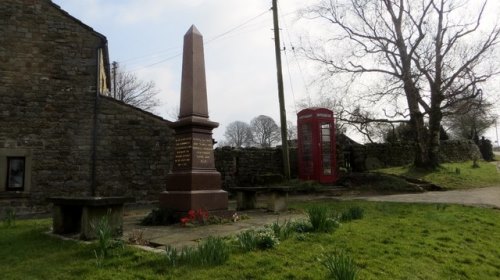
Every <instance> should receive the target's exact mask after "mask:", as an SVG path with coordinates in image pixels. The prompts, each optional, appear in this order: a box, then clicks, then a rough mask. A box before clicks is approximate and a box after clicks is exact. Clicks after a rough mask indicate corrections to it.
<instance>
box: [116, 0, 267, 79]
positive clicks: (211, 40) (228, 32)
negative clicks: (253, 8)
mask: <svg viewBox="0 0 500 280" xmlns="http://www.w3.org/2000/svg"><path fill="white" fill-rule="evenodd" d="M269 11H270V9H269V10H265V11H264V12H262V13H259V14H258V15H256V16H254V17H252V18H250V19H248V20H246V21H244V22H243V23H240V24H238V25H237V26H235V27H232V28H230V29H229V30H227V31H225V32H222V33H220V34H218V35H216V36H214V37H212V38H210V39H208V40H207V41H206V42H205V45H208V44H210V43H212V42H214V41H216V40H218V39H221V38H222V37H224V36H226V35H228V34H230V33H232V32H234V31H236V30H238V29H241V28H242V27H244V26H246V25H248V24H249V23H251V22H252V21H254V20H256V19H257V18H259V17H261V16H263V15H265V14H266V13H268V12H269ZM176 49H179V50H180V49H181V48H180V47H177V48H169V49H166V50H164V51H161V52H166V51H169V50H176ZM161 52H158V53H161ZM158 53H156V54H149V55H144V56H142V57H143V58H144V57H148V56H153V55H157V54H158ZM181 55H182V51H179V52H178V53H176V54H174V55H172V56H169V57H167V58H165V59H162V60H159V61H156V62H154V63H151V64H148V65H145V66H141V67H137V68H136V69H133V70H129V71H128V72H135V71H138V70H141V69H145V68H149V67H152V66H155V65H158V64H161V63H164V62H166V61H169V60H172V59H174V58H177V57H179V56H181ZM140 58H141V57H136V58H131V59H128V60H124V61H133V60H137V59H140Z"/></svg>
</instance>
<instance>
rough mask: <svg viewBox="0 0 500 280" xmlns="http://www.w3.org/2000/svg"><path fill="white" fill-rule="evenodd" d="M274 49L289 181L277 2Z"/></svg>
mask: <svg viewBox="0 0 500 280" xmlns="http://www.w3.org/2000/svg"><path fill="white" fill-rule="evenodd" d="M272 9H273V23H274V49H275V52H276V68H277V70H278V71H277V74H278V96H279V103H280V122H281V147H282V150H283V173H284V174H285V178H286V179H287V180H289V179H290V156H289V154H288V137H287V131H286V129H287V125H286V110H285V95H284V92H283V73H282V70H281V48H280V27H279V24H278V0H273V8H272Z"/></svg>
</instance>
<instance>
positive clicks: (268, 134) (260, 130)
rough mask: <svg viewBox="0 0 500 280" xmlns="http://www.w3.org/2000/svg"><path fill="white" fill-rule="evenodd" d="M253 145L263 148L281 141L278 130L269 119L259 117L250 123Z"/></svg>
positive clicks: (262, 116)
mask: <svg viewBox="0 0 500 280" xmlns="http://www.w3.org/2000/svg"><path fill="white" fill-rule="evenodd" d="M250 128H251V129H252V135H253V140H254V143H256V144H257V145H258V146H260V147H262V148H265V147H271V146H272V145H273V144H274V143H278V142H279V141H280V140H281V133H280V128H279V126H278V125H277V124H276V122H274V120H273V119H272V118H271V117H268V116H264V115H260V116H258V117H255V118H254V119H252V121H251V122H250Z"/></svg>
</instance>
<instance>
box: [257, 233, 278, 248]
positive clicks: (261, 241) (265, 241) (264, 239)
mask: <svg viewBox="0 0 500 280" xmlns="http://www.w3.org/2000/svg"><path fill="white" fill-rule="evenodd" d="M279 243H280V242H279V240H278V238H276V236H274V233H273V231H272V230H271V229H269V228H267V229H262V230H259V231H257V247H258V248H259V249H262V250H265V249H272V248H274V247H276V246H277V245H278V244H279Z"/></svg>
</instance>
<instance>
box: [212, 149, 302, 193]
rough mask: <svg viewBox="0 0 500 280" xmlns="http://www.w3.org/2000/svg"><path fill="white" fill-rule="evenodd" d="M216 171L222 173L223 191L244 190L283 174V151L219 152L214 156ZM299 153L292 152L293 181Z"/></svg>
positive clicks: (238, 150)
mask: <svg viewBox="0 0 500 280" xmlns="http://www.w3.org/2000/svg"><path fill="white" fill-rule="evenodd" d="M214 156H215V167H216V169H217V170H218V171H219V172H220V173H221V178H222V187H223V189H225V190H227V189H229V188H231V187H245V186H253V185H259V184H262V183H265V182H263V181H265V180H266V179H269V180H274V179H275V178H272V177H275V176H276V175H277V176H280V175H281V174H282V173H283V172H282V170H283V157H282V150H281V148H262V149H261V148H253V147H252V148H240V149H236V148H231V147H223V148H217V149H215V152H214ZM296 158H297V157H296V149H290V162H291V163H290V166H291V174H292V177H296V174H297V168H296V166H297V161H296Z"/></svg>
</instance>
